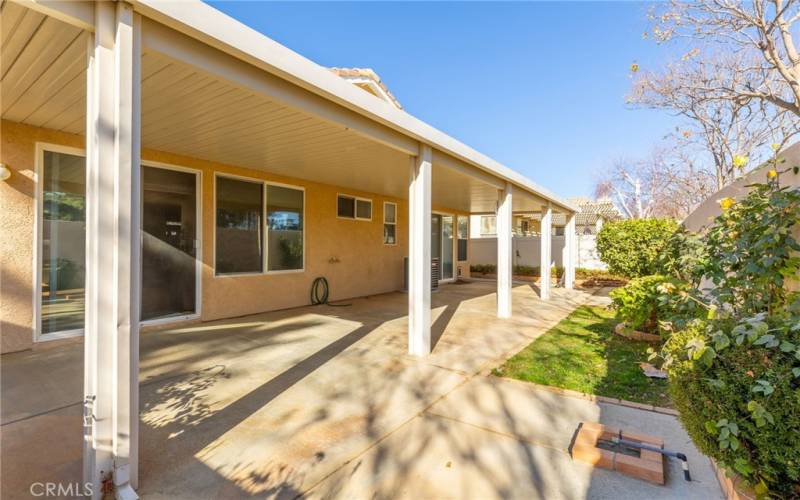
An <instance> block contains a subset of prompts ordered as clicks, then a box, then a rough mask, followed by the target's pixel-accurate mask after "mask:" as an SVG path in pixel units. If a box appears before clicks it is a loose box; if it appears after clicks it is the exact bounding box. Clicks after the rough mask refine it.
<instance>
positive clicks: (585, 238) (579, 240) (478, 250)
mask: <svg viewBox="0 0 800 500" xmlns="http://www.w3.org/2000/svg"><path fill="white" fill-rule="evenodd" d="M596 239H597V237H596V236H595V235H587V234H582V235H577V236H576V238H575V240H576V246H577V247H578V252H577V253H576V261H575V267H580V268H585V269H606V265H605V263H604V262H602V261H601V260H600V259H599V257H598V255H597V247H596ZM550 243H551V245H552V255H553V265H554V266H557V267H563V266H564V255H566V245H565V242H564V237H563V236H552V237H551V242H550ZM511 246H512V256H513V263H514V265H515V266H529V267H539V265H540V262H541V261H540V260H539V259H540V257H539V256H540V253H541V248H542V247H541V243H540V241H539V237H538V236H514V238H513V239H512V241H511ZM468 255H469V260H470V263H472V264H492V265H495V264H497V238H494V237H483V238H476V239H471V240H469V254H468Z"/></svg>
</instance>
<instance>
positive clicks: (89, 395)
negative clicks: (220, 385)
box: [83, 2, 141, 498]
mask: <svg viewBox="0 0 800 500" xmlns="http://www.w3.org/2000/svg"><path fill="white" fill-rule="evenodd" d="M94 19H95V29H94V36H92V37H90V41H89V50H88V59H89V60H88V69H87V96H86V97H87V100H86V102H87V105H86V107H87V110H86V117H87V119H86V212H87V216H86V328H85V338H84V360H85V362H84V404H85V411H84V415H85V421H84V449H83V457H84V462H83V466H84V470H83V475H84V483H89V484H91V485H92V497H93V498H101V497H102V496H103V491H102V490H103V483H104V481H107V480H109V479H112V480H113V482H114V486H115V492H116V497H117V498H136V493H135V492H134V490H133V486H135V485H136V483H137V467H136V464H137V459H138V442H137V440H138V422H139V415H138V414H139V412H138V407H139V399H138V396H139V381H138V373H139V301H140V294H139V248H140V239H139V190H140V164H139V160H140V151H141V139H140V109H141V107H140V99H141V91H140V82H141V73H140V64H141V43H140V40H141V37H140V33H139V27H140V24H141V22H140V17H139V16H138V15H136V14H134V11H133V7H132V6H131V5H130V4H128V3H125V2H113V3H112V2H97V3H96V4H95V13H94Z"/></svg>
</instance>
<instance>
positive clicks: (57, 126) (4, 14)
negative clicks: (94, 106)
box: [0, 2, 87, 133]
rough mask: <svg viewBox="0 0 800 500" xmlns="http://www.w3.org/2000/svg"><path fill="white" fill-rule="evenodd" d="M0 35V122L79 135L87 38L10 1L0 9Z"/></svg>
mask: <svg viewBox="0 0 800 500" xmlns="http://www.w3.org/2000/svg"><path fill="white" fill-rule="evenodd" d="M0 33H1V34H2V39H0V47H2V49H0V74H2V79H1V80H0V95H2V105H1V108H2V117H3V119H6V120H11V121H15V122H19V123H25V124H28V125H33V126H37V127H46V128H50V129H54V130H60V131H64V132H70V133H82V132H83V131H84V129H85V128H86V123H85V121H84V120H85V118H84V117H85V113H86V43H87V35H86V33H85V32H84V31H82V30H81V29H79V28H76V27H74V26H70V25H68V24H66V23H64V22H62V21H59V20H57V19H55V18H52V17H49V16H45V15H43V14H40V13H38V12H36V11H33V10H30V9H27V8H25V7H23V6H21V5H19V4H16V3H13V2H3V3H2V5H1V6H0Z"/></svg>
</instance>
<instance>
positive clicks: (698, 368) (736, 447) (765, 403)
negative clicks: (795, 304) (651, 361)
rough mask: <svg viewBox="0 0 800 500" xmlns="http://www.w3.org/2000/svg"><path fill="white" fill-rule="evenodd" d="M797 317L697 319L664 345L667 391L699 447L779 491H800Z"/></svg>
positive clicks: (753, 481)
mask: <svg viewBox="0 0 800 500" xmlns="http://www.w3.org/2000/svg"><path fill="white" fill-rule="evenodd" d="M767 321H769V323H767ZM798 325H800V315H794V316H793V317H792V316H788V317H784V318H778V317H773V318H771V319H770V318H767V316H766V315H764V314H762V315H760V316H755V317H753V318H747V319H745V320H742V321H740V322H738V323H737V322H735V321H731V320H720V321H696V322H694V323H692V325H691V326H690V327H689V328H687V329H685V330H683V331H679V332H676V333H674V334H673V335H672V336H671V337H670V338H669V340H668V341H667V342H666V344H665V346H664V349H663V351H662V352H663V355H664V357H665V359H666V362H665V363H664V367H665V368H666V370H667V372H668V373H669V391H670V396H671V397H672V401H673V403H674V405H675V407H676V408H677V409H678V411H679V412H680V420H681V422H682V423H683V426H684V427H685V428H686V430H687V432H688V433H689V435H690V436H691V438H692V440H693V441H694V443H695V444H696V445H697V447H698V448H699V449H700V450H701V451H702V452H703V453H705V454H706V455H709V456H711V457H713V458H714V459H715V460H716V461H717V462H718V463H719V464H720V465H721V466H723V467H725V468H726V469H729V470H731V471H736V472H737V473H738V474H740V475H741V476H743V477H745V478H746V479H747V480H748V481H749V482H750V483H751V484H753V485H754V486H756V490H757V491H761V492H762V493H763V492H765V491H767V490H769V491H770V493H771V494H772V495H773V496H780V497H793V496H794V495H800V384H798V380H799V379H798V378H797V377H798V375H800V349H798V346H800V328H799V327H798ZM740 339H741V340H740Z"/></svg>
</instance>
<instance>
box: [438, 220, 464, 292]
mask: <svg viewBox="0 0 800 500" xmlns="http://www.w3.org/2000/svg"><path fill="white" fill-rule="evenodd" d="M431 214H436V215H441V216H442V217H452V218H453V249H452V253H453V256H452V259H453V276H452V277H451V278H441V279H440V280H439V283H453V282H455V281H456V280H457V279H458V263H459V262H460V261H459V260H458V215H457V214H454V213H450V212H440V211H438V210H431ZM439 231H440V232H443V231H444V220H442V227H440V228H439ZM440 236H441V234H440ZM440 241H442V242H443V241H444V238H440ZM441 265H442V262H441V257H440V261H439V266H440V267H439V273H440V274H441V272H442V271H441Z"/></svg>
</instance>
